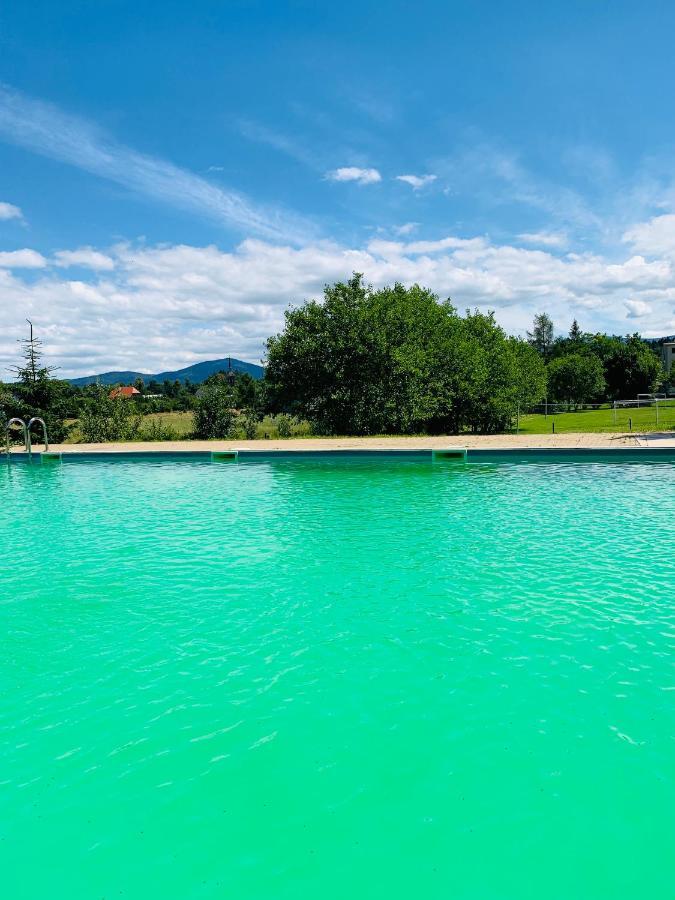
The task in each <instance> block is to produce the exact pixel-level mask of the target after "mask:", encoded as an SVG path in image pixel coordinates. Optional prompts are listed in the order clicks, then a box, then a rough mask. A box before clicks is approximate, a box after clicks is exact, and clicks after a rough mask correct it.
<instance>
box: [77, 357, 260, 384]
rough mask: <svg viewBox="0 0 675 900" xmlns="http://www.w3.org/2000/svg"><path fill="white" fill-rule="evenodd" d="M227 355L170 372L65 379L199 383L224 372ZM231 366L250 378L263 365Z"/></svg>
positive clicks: (239, 363)
mask: <svg viewBox="0 0 675 900" xmlns="http://www.w3.org/2000/svg"><path fill="white" fill-rule="evenodd" d="M229 362H230V360H229V359H228V357H225V358H224V359H209V360H205V361H204V362H198V363H194V365H192V366H186V367H185V368H184V369H176V370H175V371H172V372H158V373H157V374H155V375H152V374H149V373H147V372H129V371H125V372H101V373H100V374H99V375H84V376H83V377H82V378H68V379H66V380H67V381H69V382H70V383H71V384H73V385H75V387H86V386H87V385H88V384H96V383H97V382H98V383H99V384H132V383H133V382H134V381H135V380H136V379H137V378H142V379H143V381H145V383H146V384H147V383H148V382H149V381H152V380H154V381H159V382H162V381H181V382H184V381H191V382H192V383H193V384H201V382H202V381H205V380H206V379H207V378H208V377H209V375H214V374H215V373H216V372H226V371H227V368H228V363H229ZM231 363H232V368H233V369H234V371H235V372H247V373H248V374H249V375H251V377H252V378H262V376H263V371H264V370H263V367H262V366H258V365H256V364H255V363H250V362H244V361H243V360H241V359H234V358H233V359H232V360H231Z"/></svg>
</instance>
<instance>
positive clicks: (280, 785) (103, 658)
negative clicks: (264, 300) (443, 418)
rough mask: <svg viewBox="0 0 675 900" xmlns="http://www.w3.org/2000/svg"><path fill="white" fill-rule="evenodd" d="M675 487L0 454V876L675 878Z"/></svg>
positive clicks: (634, 481)
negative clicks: (13, 459) (57, 460)
mask: <svg viewBox="0 0 675 900" xmlns="http://www.w3.org/2000/svg"><path fill="white" fill-rule="evenodd" d="M674 488H675V466H674V465H673V463H672V462H669V461H668V460H665V459H664V460H662V461H653V462H645V463H634V462H628V461H626V460H623V461H622V460H621V458H619V460H618V461H617V458H614V461H613V462H605V461H592V460H590V461H582V462H578V461H572V460H571V459H568V460H564V459H562V460H558V461H555V462H551V463H532V462H530V463H527V464H518V463H514V462H509V461H503V460H501V461H500V460H495V461H491V462H485V463H480V464H479V463H470V464H468V465H463V464H457V463H446V464H440V463H437V464H432V463H431V462H429V461H401V460H393V461H386V460H385V461H377V462H373V461H370V460H349V461H335V460H327V459H318V460H308V461H304V460H303V461H287V460H283V461H277V462H257V463H243V462H241V463H239V464H220V465H211V464H209V463H206V462H194V461H191V462H187V461H173V462H161V463H160V462H145V461H144V462H139V461H135V462H122V461H118V462H114V463H106V462H96V463H89V462H80V463H77V464H75V463H64V464H63V465H62V466H53V467H51V466H50V467H47V466H43V467H41V466H37V465H34V466H29V465H26V464H13V465H12V466H10V467H8V466H6V465H5V466H3V467H1V468H0V500H1V501H2V502H1V503H0V558H1V559H2V563H1V567H0V568H1V573H0V574H1V575H2V582H1V583H2V596H1V598H0V599H1V601H2V603H1V605H0V616H1V626H2V627H1V630H0V634H1V635H2V638H1V640H2V645H1V647H0V649H1V651H2V652H1V657H0V659H1V661H0V673H1V684H2V693H1V695H0V696H1V700H0V713H1V717H0V727H1V728H2V734H3V741H2V749H1V750H0V762H1V767H0V782H1V786H0V797H1V798H2V801H1V802H2V817H1V819H0V862H1V864H2V883H3V886H4V889H3V895H4V896H6V897H11V898H16V897H31V898H32V897H36V898H37V897H40V898H44V897H50V896H51V897H53V896H58V897H69V898H80V897H82V898H84V897H87V898H96V897H118V896H123V897H145V898H147V897H181V898H184V897H232V898H263V897H264V898H296V900H297V898H310V897H312V898H313V897H331V898H333V897H335V898H339V897H354V898H361V897H363V898H374V897H377V898H379V897H387V898H394V897H396V898H398V897H401V898H403V897H406V898H407V897H425V898H429V897H431V898H437V897H438V898H440V897H443V898H445V897H458V898H543V897H546V898H569V897H576V898H591V897H592V898H606V897H615V898H616V897H621V898H623V897H666V896H672V892H673V872H672V847H673V843H674V842H675V826H674V817H673V810H674V809H675V784H674V778H675V766H674V765H673V760H674V759H675V671H674V668H673V658H674V657H673V651H674V650H675V613H674V611H673V602H672V596H673V576H674V574H675V567H674V566H673V552H674V551H675V540H674V538H673V533H674V528H673V524H674V520H675V502H674V500H673V497H674Z"/></svg>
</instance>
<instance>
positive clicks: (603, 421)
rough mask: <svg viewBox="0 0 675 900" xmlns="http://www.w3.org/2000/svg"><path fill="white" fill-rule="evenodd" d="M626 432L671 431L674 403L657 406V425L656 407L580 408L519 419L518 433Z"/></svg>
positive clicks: (673, 423)
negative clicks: (573, 410) (574, 410)
mask: <svg viewBox="0 0 675 900" xmlns="http://www.w3.org/2000/svg"><path fill="white" fill-rule="evenodd" d="M554 426H555V431H556V432H559V433H562V432H566V431H586V432H625V431H670V430H673V429H675V401H672V400H669V401H668V402H667V403H663V404H659V409H658V422H657V419H656V407H655V406H642V407H639V408H638V407H628V408H620V409H617V410H616V411H615V410H614V409H613V408H612V407H611V406H605V407H601V408H600V409H580V410H577V411H576V412H556V413H554V414H552V413H550V412H549V414H548V415H543V414H539V415H523V416H521V417H520V423H519V428H518V430H519V432H520V433H521V434H546V433H548V432H551V431H553V428H554Z"/></svg>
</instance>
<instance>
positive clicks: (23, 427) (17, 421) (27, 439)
mask: <svg viewBox="0 0 675 900" xmlns="http://www.w3.org/2000/svg"><path fill="white" fill-rule="evenodd" d="M12 425H20V426H21V430H22V431H23V442H24V446H25V448H26V453H30V437H29V436H28V429H27V428H26V423H25V422H24V420H23V419H17V418H14V419H10V420H9V422H8V423H7V425H6V426H5V452H6V454H7V456H9V432H10V430H11V428H12Z"/></svg>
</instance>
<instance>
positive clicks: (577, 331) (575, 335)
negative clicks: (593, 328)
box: [570, 319, 582, 343]
mask: <svg viewBox="0 0 675 900" xmlns="http://www.w3.org/2000/svg"><path fill="white" fill-rule="evenodd" d="M581 335H582V332H581V328H579V323H578V322H577V320H576V319H574V320H573V322H572V325H571V327H570V341H574V342H575V343H576V342H578V341H580V340H581Z"/></svg>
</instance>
